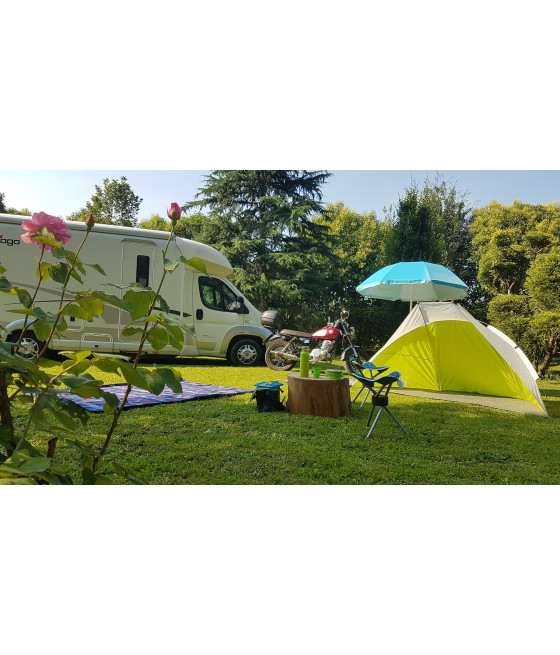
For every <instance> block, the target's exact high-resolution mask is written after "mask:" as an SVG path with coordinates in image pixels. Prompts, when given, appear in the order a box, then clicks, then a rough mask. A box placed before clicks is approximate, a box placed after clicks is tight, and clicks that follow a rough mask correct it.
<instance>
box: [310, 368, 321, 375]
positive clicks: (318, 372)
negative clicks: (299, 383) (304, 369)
mask: <svg viewBox="0 0 560 655" xmlns="http://www.w3.org/2000/svg"><path fill="white" fill-rule="evenodd" d="M311 370H312V371H313V377H314V378H318V377H319V376H320V375H321V368H320V367H319V366H316V367H315V368H312V369H311Z"/></svg>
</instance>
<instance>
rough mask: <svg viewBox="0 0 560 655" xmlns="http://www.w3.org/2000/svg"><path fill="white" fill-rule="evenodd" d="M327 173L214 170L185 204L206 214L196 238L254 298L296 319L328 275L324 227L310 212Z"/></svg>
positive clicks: (319, 205) (316, 210)
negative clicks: (214, 252)
mask: <svg viewBox="0 0 560 655" xmlns="http://www.w3.org/2000/svg"><path fill="white" fill-rule="evenodd" d="M329 177H330V173H328V172H327V171H296V170H281V171H270V170H235V171H231V170H230V171H228V170H216V171H211V173H210V174H209V175H206V176H205V182H204V184H203V186H202V188H201V189H200V190H199V192H198V193H197V195H196V199H195V200H193V201H192V202H188V203H186V204H185V205H184V207H183V209H184V210H185V211H186V212H187V213H189V212H201V211H202V212H205V213H207V216H208V220H207V222H206V225H204V227H203V234H201V235H200V236H199V237H198V238H201V239H202V240H205V241H206V242H207V243H209V244H210V245H212V246H214V247H216V248H218V249H219V250H220V251H221V252H223V253H224V255H225V256H226V257H227V258H228V259H229V261H230V262H231V264H232V266H233V267H234V269H235V276H234V281H235V283H236V284H238V285H239V286H240V288H241V289H242V290H243V292H244V293H247V294H248V295H249V296H250V298H251V301H252V302H254V303H255V304H256V305H257V306H258V307H259V308H261V309H263V310H264V309H267V308H271V307H274V308H283V309H284V310H285V311H286V313H287V314H289V315H290V314H292V318H296V317H297V315H298V314H301V315H303V314H304V313H305V311H306V306H307V308H309V307H311V306H314V305H316V303H317V300H318V294H319V295H320V292H321V289H322V287H323V286H324V281H325V280H324V278H325V276H326V275H328V268H329V267H328V266H326V267H325V266H323V267H322V266H321V261H322V259H323V258H325V257H328V256H329V251H328V248H327V244H326V232H327V230H326V228H325V226H323V225H320V224H318V223H316V222H315V221H314V220H313V216H314V215H317V214H320V213H322V211H323V206H322V203H321V199H322V191H321V187H322V185H323V184H324V183H325V182H326V180H327V179H328V178H329ZM196 221H197V223H198V225H200V217H198V218H197V219H196ZM187 225H188V220H187Z"/></svg>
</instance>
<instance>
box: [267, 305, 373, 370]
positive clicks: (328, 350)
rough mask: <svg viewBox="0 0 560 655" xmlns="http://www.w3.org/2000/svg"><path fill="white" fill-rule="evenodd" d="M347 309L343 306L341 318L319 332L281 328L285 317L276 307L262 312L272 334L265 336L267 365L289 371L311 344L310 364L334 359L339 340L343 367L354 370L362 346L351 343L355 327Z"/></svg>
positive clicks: (358, 360)
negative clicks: (303, 350) (350, 323)
mask: <svg viewBox="0 0 560 655" xmlns="http://www.w3.org/2000/svg"><path fill="white" fill-rule="evenodd" d="M347 319H348V312H347V311H346V310H344V309H343V310H342V311H341V312H340V318H338V319H337V320H336V321H334V322H329V323H327V325H326V326H325V327H323V328H321V329H320V330H317V331H316V332H313V333H309V332H297V331H296V330H282V317H281V315H280V314H279V313H278V312H277V311H273V310H269V311H266V312H264V313H263V314H262V316H261V323H262V325H264V326H265V327H267V328H268V329H269V330H271V332H272V334H271V335H270V336H269V337H267V338H266V339H265V340H264V344H265V345H267V349H266V353H265V356H264V359H265V362H266V365H267V366H268V368H271V369H272V370H273V371H289V370H290V369H292V368H293V366H294V364H295V363H296V362H298V361H299V356H300V353H301V350H302V348H303V347H304V346H305V347H307V348H309V351H310V352H309V364H310V365H312V364H316V363H325V364H328V363H330V362H331V361H332V358H333V355H334V351H335V347H336V346H337V345H338V344H340V346H341V348H342V356H341V359H342V361H343V362H344V368H345V369H346V370H347V371H348V372H349V373H352V372H353V371H356V370H358V369H357V368H356V367H353V365H354V364H355V363H356V362H357V363H358V364H361V363H362V358H361V356H360V353H359V349H360V347H359V346H355V345H354V344H353V343H352V337H353V336H354V328H353V327H350V325H349V323H348V320H347Z"/></svg>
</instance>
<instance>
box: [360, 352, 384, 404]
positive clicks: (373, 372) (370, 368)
mask: <svg viewBox="0 0 560 655" xmlns="http://www.w3.org/2000/svg"><path fill="white" fill-rule="evenodd" d="M353 365H354V366H356V367H357V368H359V369H360V371H361V373H362V375H363V376H364V377H369V378H370V379H371V380H373V379H375V378H377V377H378V376H379V375H381V373H385V371H388V370H389V367H388V366H375V364H372V363H371V362H365V363H364V364H358V362H354V364H353ZM366 372H367V373H368V375H366ZM362 391H365V392H366V395H365V396H364V399H363V400H362V404H361V405H360V409H362V407H363V406H364V405H365V404H366V400H367V399H368V396H369V394H370V393H371V388H370V387H367V386H365V385H362V388H361V389H360V390H359V391H358V393H357V394H356V396H355V398H354V400H353V401H352V402H353V403H355V402H356V400H358V397H359V396H360V394H361V393H362Z"/></svg>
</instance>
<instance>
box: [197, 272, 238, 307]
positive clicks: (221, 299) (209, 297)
mask: <svg viewBox="0 0 560 655" xmlns="http://www.w3.org/2000/svg"><path fill="white" fill-rule="evenodd" d="M198 288H199V289H200V298H201V300H202V304H203V305H205V306H206V307H208V308H209V309H215V310H217V311H219V312H234V311H236V309H237V308H238V303H237V296H236V294H235V293H234V292H233V291H232V290H231V289H230V288H229V287H228V286H226V285H225V284H224V283H223V282H222V281H221V280H216V279H214V278H211V277H199V278H198Z"/></svg>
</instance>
